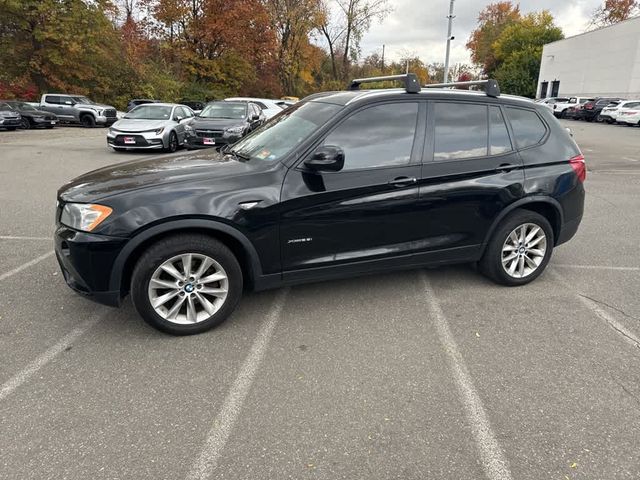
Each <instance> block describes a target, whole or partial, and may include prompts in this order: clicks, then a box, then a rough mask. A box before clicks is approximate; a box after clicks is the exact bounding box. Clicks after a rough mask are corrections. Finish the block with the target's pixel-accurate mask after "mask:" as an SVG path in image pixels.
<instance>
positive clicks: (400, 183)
mask: <svg viewBox="0 0 640 480" xmlns="http://www.w3.org/2000/svg"><path fill="white" fill-rule="evenodd" d="M417 182H418V179H417V178H415V177H398V178H394V179H393V180H391V181H390V182H389V185H392V186H394V187H407V186H409V185H413V184H414V183H417Z"/></svg>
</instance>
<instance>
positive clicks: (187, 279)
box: [131, 235, 243, 335]
mask: <svg viewBox="0 0 640 480" xmlns="http://www.w3.org/2000/svg"><path fill="white" fill-rule="evenodd" d="M131 285H132V287H131V296H132V299H133V304H134V306H135V308H136V310H137V311H138V313H139V314H140V315H141V316H142V318H143V319H144V320H145V322H147V323H148V324H150V325H151V326H153V327H155V328H157V329H159V330H162V331H164V332H167V333H170V334H173V335H191V334H195V333H201V332H204V331H206V330H209V329H210V328H213V327H215V326H216V325H219V324H220V323H222V322H223V321H224V320H225V319H226V318H227V317H228V316H229V315H230V314H231V312H233V310H234V309H235V307H236V305H237V304H238V301H239V300H240V297H241V295H242V285H243V280H242V270H241V268H240V265H239V264H238V261H237V259H236V257H235V256H234V255H233V253H232V252H231V250H229V248H227V247H226V246H225V245H224V244H222V243H221V242H219V241H217V240H215V239H213V238H210V237H207V236H204V235H177V236H174V237H169V238H167V239H164V240H161V241H159V242H158V243H156V244H155V245H153V246H152V247H151V248H149V250H147V251H146V252H145V253H144V255H142V257H141V258H140V260H138V263H137V264H136V267H135V269H134V271H133V276H132V278H131Z"/></svg>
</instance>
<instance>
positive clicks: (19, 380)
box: [0, 316, 102, 401]
mask: <svg viewBox="0 0 640 480" xmlns="http://www.w3.org/2000/svg"><path fill="white" fill-rule="evenodd" d="M101 318H102V316H99V317H97V318H91V319H89V320H87V321H85V322H83V323H81V324H80V325H79V326H78V327H76V328H74V329H73V330H72V331H71V332H70V333H68V334H67V335H65V336H64V337H62V338H61V339H60V341H59V342H58V343H56V344H55V345H54V346H52V347H51V348H49V349H48V350H47V351H45V352H44V353H43V354H41V355H39V356H38V357H37V358H36V359H35V360H34V361H33V362H31V363H30V364H28V365H27V366H26V367H25V368H24V369H22V370H21V371H20V372H18V373H17V374H16V375H14V376H13V377H11V378H10V379H9V380H7V381H6V382H5V383H3V384H2V386H1V387H0V401H2V400H4V399H5V398H6V397H8V396H9V395H11V393H13V391H14V390H15V389H16V388H18V387H19V386H20V385H22V384H23V383H24V382H26V381H27V380H29V378H31V377H32V376H33V374H34V373H36V372H37V371H38V370H40V369H41V368H42V367H44V366H45V365H46V364H47V363H49V362H50V361H51V360H53V359H54V358H56V357H57V356H58V355H59V354H60V353H61V352H63V351H64V349H65V348H67V347H69V346H70V345H71V344H72V343H73V342H75V341H76V340H77V339H78V338H79V337H81V336H82V335H84V334H85V333H86V332H87V331H88V330H89V329H90V328H91V327H93V326H94V325H95V324H96V323H98V322H99V321H100V320H101Z"/></svg>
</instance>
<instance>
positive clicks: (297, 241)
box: [287, 237, 313, 243]
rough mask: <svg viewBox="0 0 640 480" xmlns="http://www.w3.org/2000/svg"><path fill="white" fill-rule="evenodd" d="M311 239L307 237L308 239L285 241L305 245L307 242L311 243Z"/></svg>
mask: <svg viewBox="0 0 640 480" xmlns="http://www.w3.org/2000/svg"><path fill="white" fill-rule="evenodd" d="M312 241H313V238H311V237H308V238H292V239H290V240H289V241H287V243H307V242H312Z"/></svg>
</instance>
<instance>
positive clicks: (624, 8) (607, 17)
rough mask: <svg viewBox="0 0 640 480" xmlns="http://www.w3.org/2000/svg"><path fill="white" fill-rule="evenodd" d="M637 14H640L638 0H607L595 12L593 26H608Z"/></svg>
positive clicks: (592, 19)
mask: <svg viewBox="0 0 640 480" xmlns="http://www.w3.org/2000/svg"><path fill="white" fill-rule="evenodd" d="M635 15H640V2H638V0H605V2H604V3H603V4H602V5H601V6H600V7H599V8H598V9H597V10H596V11H595V12H594V13H593V16H592V18H591V26H592V27H606V26H608V25H613V24H615V23H618V22H622V21H623V20H627V19H629V18H631V17H633V16H635Z"/></svg>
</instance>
